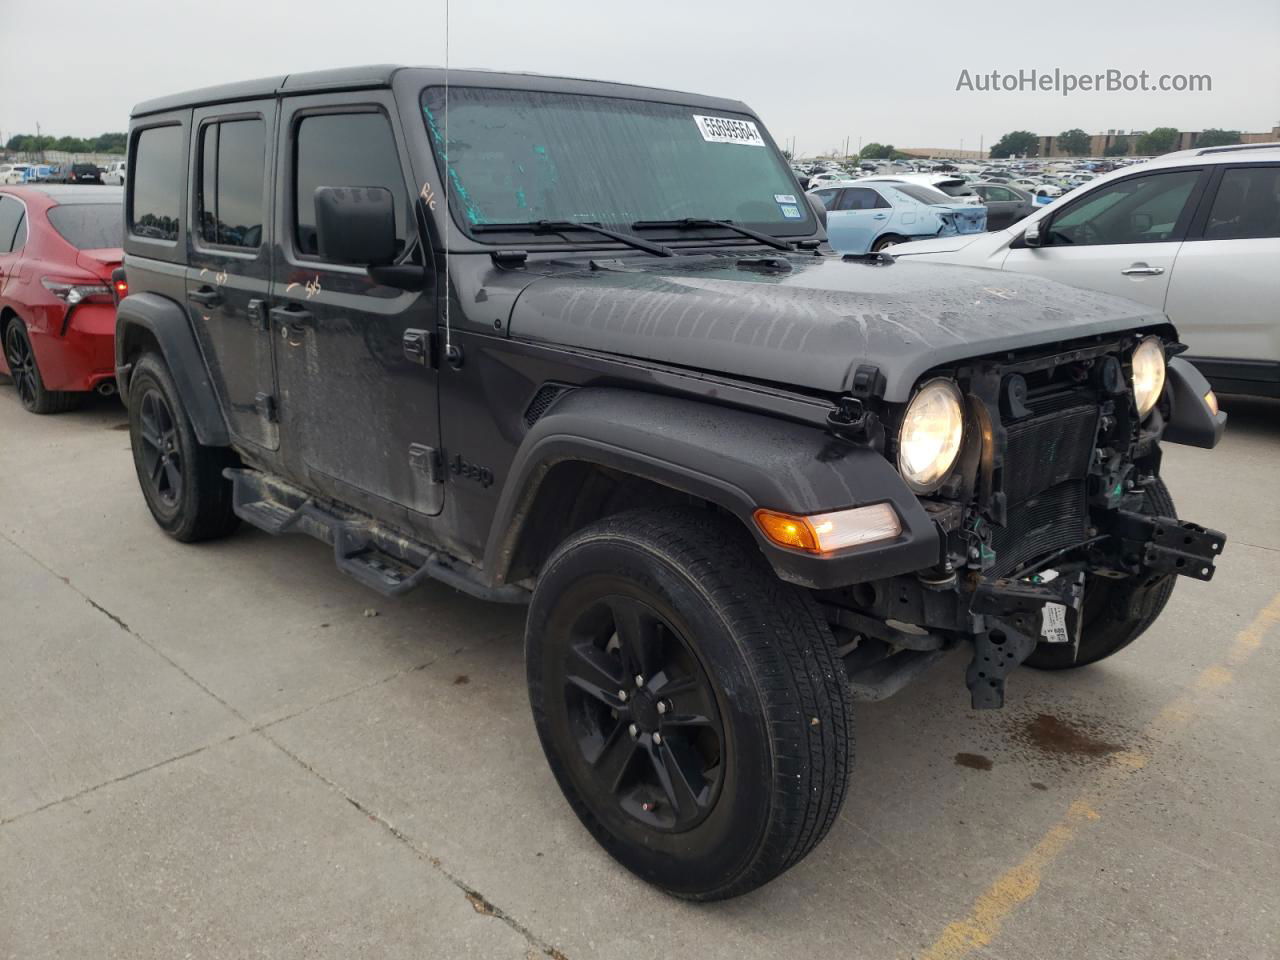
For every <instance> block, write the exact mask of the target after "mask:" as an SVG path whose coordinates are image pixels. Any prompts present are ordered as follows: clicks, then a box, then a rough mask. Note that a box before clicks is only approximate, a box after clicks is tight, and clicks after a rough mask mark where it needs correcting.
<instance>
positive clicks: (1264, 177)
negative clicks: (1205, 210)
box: [1204, 166, 1280, 240]
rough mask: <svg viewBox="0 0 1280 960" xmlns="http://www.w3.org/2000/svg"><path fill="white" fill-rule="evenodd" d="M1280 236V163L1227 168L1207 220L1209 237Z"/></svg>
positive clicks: (1243, 238) (1218, 238)
mask: <svg viewBox="0 0 1280 960" xmlns="http://www.w3.org/2000/svg"><path fill="white" fill-rule="evenodd" d="M1267 237H1280V166H1275V167H1237V168H1235V169H1231V170H1227V171H1226V172H1225V173H1223V175H1222V182H1221V183H1220V184H1219V185H1218V193H1217V195H1216V196H1215V197H1214V198H1213V207H1212V208H1211V209H1210V210H1209V220H1208V222H1207V223H1206V224H1205V228H1204V238H1205V239H1206V240H1257V239H1263V238H1267Z"/></svg>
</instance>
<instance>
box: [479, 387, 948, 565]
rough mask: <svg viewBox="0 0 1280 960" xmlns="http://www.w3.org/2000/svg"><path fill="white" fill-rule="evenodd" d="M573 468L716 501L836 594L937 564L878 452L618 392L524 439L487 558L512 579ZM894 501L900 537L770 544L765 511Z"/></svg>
mask: <svg viewBox="0 0 1280 960" xmlns="http://www.w3.org/2000/svg"><path fill="white" fill-rule="evenodd" d="M565 461H581V462H587V463H592V464H597V465H600V466H604V467H610V468H613V469H616V470H619V471H622V472H625V473H629V474H632V475H635V476H639V477H643V478H645V479H648V480H652V481H655V482H657V483H659V484H661V485H663V486H667V487H670V488H672V489H675V490H679V491H681V492H684V493H688V494H691V495H693V496H695V497H699V498H701V499H703V500H706V501H708V502H711V503H714V504H717V505H718V506H720V507H722V508H724V509H725V510H727V511H728V512H729V513H731V514H733V515H734V516H736V517H737V518H738V519H739V520H740V521H741V522H742V523H743V525H744V526H745V527H746V528H747V529H748V530H749V531H750V532H751V534H752V536H753V537H754V538H755V540H756V542H757V543H758V544H759V546H760V549H761V551H762V552H763V553H764V555H765V556H766V557H767V558H768V560H769V562H770V563H771V564H772V565H773V568H774V570H775V571H776V572H777V573H778V575H779V576H781V577H782V578H783V579H785V580H789V581H791V582H792V583H797V584H800V585H801V586H805V587H812V588H817V589H828V588H834V587H838V586H844V585H847V584H851V583H858V582H862V581H866V580H876V579H881V578H883V577H888V576H893V575H895V574H901V573H908V572H911V571H914V570H921V569H925V568H928V567H932V566H934V565H935V564H937V563H938V561H939V558H940V553H941V542H940V538H939V534H938V531H937V528H936V527H935V525H934V523H933V521H932V520H931V519H930V517H929V515H928V514H927V513H926V511H925V510H924V508H923V507H922V506H921V504H920V501H919V500H918V499H917V498H916V497H915V496H914V495H913V494H912V493H911V491H910V490H909V489H908V488H907V486H906V484H905V483H904V482H903V481H902V478H901V477H900V476H899V475H898V473H897V471H896V470H895V469H894V468H893V466H892V465H891V464H890V463H889V461H888V460H887V459H885V457H884V456H883V455H882V454H881V453H879V452H877V451H876V450H874V449H872V448H870V447H866V446H858V445H854V444H850V443H846V442H844V441H840V440H837V439H836V438H834V437H832V436H831V435H830V434H828V433H827V432H826V431H825V430H822V429H819V428H817V427H814V426H809V425H806V424H803V423H797V422H794V421H789V420H784V419H782V418H779V417H771V416H766V415H763V414H759V413H752V412H750V411H745V410H739V409H735V408H731V407H723V406H717V405H715V404H712V403H708V402H705V401H697V400H691V399H687V398H681V397H672V396H665V395H661V394H652V393H643V392H639V391H634V390H625V389H615V388H608V387H586V388H581V389H577V390H574V391H571V392H569V393H567V394H566V395H564V396H563V397H562V398H561V399H559V400H558V401H557V402H556V403H555V405H554V406H552V407H551V409H550V410H549V411H548V412H547V413H546V414H544V415H543V416H542V418H541V419H539V420H538V421H537V423H536V424H535V425H534V426H533V428H532V429H530V431H529V432H528V433H527V434H526V435H525V438H524V440H523V442H522V443H521V445H520V447H519V449H518V450H517V451H516V455H515V457H514V459H513V460H512V463H511V468H510V470H509V471H508V473H507V482H506V483H505V485H504V487H503V490H502V494H501V496H500V497H499V500H498V506H497V510H496V511H495V514H494V522H493V525H492V527H491V528H490V534H489V538H488V543H487V545H486V549H485V568H486V569H487V570H490V571H492V572H493V575H494V577H495V579H496V581H497V582H503V581H504V580H505V578H506V575H507V572H508V570H509V568H510V566H511V563H512V560H513V558H514V555H515V551H516V547H517V545H518V543H519V540H520V535H521V532H522V531H523V529H524V526H525V523H526V521H527V520H528V519H529V514H530V510H531V509H532V507H533V505H534V503H535V502H536V499H537V495H538V490H539V488H540V486H541V484H542V482H543V480H544V479H545V478H546V476H547V474H548V473H549V472H550V470H551V468H552V467H554V466H555V465H557V464H559V463H563V462H565ZM884 502H888V503H891V504H892V505H893V507H894V509H895V510H896V511H897V513H898V517H899V519H900V520H901V522H902V533H901V534H900V535H899V536H898V537H896V538H894V539H892V540H884V541H879V542H876V543H870V544H865V545H863V546H860V547H853V548H849V549H846V550H841V551H837V552H835V553H832V554H828V555H825V556H815V555H813V554H808V553H803V552H801V551H797V550H791V549H787V548H783V547H779V546H776V545H775V544H773V543H772V542H770V541H768V540H766V539H765V538H764V536H763V535H762V534H761V533H760V531H759V529H758V528H757V527H756V524H755V521H754V519H753V517H752V514H753V513H754V511H755V510H756V509H758V508H762V507H763V508H766V509H772V510H781V511H785V512H788V513H794V514H813V513H825V512H829V511H833V510H841V509H846V508H850V507H857V506H865V505H868V504H874V503H884Z"/></svg>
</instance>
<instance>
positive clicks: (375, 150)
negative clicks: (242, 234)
mask: <svg viewBox="0 0 1280 960" xmlns="http://www.w3.org/2000/svg"><path fill="white" fill-rule="evenodd" d="M293 179H294V206H293V209H294V223H293V229H294V244H295V246H296V249H297V252H298V253H300V254H302V255H303V256H309V257H316V256H319V253H320V245H319V242H318V239H317V237H316V204H315V195H316V190H317V189H318V188H320V187H386V188H387V189H388V190H390V191H391V195H392V197H393V198H394V199H395V214H396V236H397V237H398V238H399V241H400V249H401V250H403V249H404V248H405V247H406V246H407V245H408V242H409V235H410V234H409V228H410V218H409V193H408V190H407V189H406V188H405V181H404V174H403V172H402V171H401V168H400V157H399V154H398V153H397V151H396V141H395V134H394V133H392V130H391V123H390V121H389V120H387V118H386V117H385V116H384V115H383V114H381V113H335V114H320V115H312V116H305V117H303V118H302V120H301V122H300V123H299V124H298V133H297V140H296V147H295V154H294V178H293Z"/></svg>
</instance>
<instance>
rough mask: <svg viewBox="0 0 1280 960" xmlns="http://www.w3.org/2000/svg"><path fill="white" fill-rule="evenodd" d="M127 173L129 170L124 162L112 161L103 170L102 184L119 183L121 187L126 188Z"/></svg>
mask: <svg viewBox="0 0 1280 960" xmlns="http://www.w3.org/2000/svg"><path fill="white" fill-rule="evenodd" d="M126 171H127V168H126V165H125V162H124V161H123V160H112V161H111V162H110V163H108V164H107V165H106V167H104V168H103V173H102V182H103V183H118V184H120V186H124V177H125V173H126Z"/></svg>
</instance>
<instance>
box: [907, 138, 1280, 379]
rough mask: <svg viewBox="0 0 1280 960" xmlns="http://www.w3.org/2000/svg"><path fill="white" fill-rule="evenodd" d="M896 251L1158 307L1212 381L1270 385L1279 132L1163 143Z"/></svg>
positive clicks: (1277, 326) (1276, 338)
mask: <svg viewBox="0 0 1280 960" xmlns="http://www.w3.org/2000/svg"><path fill="white" fill-rule="evenodd" d="M893 253H894V256H897V257H920V258H921V259H924V258H926V257H927V258H928V259H929V260H930V261H934V260H937V261H941V262H946V263H963V264H970V265H975V266H985V267H993V268H995V269H997V270H1018V271H1021V272H1024V273H1036V274H1039V275H1041V276H1045V277H1051V278H1052V279H1054V280H1061V281H1063V282H1064V283H1070V284H1073V285H1075V286H1077V287H1087V288H1089V289H1092V290H1101V291H1104V292H1106V293H1114V294H1119V295H1120V296H1125V297H1129V298H1130V299H1133V300H1137V301H1140V302H1141V303H1145V304H1148V305H1149V306H1152V307H1155V308H1156V309H1157V310H1163V311H1164V312H1165V313H1167V314H1168V315H1169V319H1170V320H1172V321H1173V322H1174V325H1175V326H1177V328H1178V333H1179V334H1180V335H1181V338H1182V340H1183V341H1184V342H1185V343H1186V344H1187V345H1188V347H1189V348H1190V350H1189V352H1188V358H1189V359H1191V360H1192V361H1193V362H1194V363H1195V364H1196V366H1198V367H1199V368H1200V369H1201V370H1202V371H1203V372H1204V373H1205V375H1206V376H1208V377H1209V379H1210V380H1211V381H1212V382H1213V385H1214V387H1215V389H1217V390H1219V391H1220V392H1223V393H1248V394H1256V395H1260V396H1270V397H1275V396H1280V309H1278V308H1277V306H1276V305H1277V303H1280V143H1270V144H1238V145H1235V146H1229V147H1207V148H1205V149H1200V150H1183V151H1180V152H1178V153H1170V154H1166V155H1165V156H1163V157H1157V158H1156V159H1154V160H1151V161H1149V162H1147V163H1143V164H1140V165H1137V166H1132V167H1126V168H1124V169H1121V170H1117V171H1115V172H1114V173H1111V174H1108V175H1106V176H1103V177H1099V178H1098V179H1096V180H1092V181H1090V182H1089V183H1087V184H1085V185H1083V186H1081V187H1077V188H1076V189H1075V190H1073V191H1072V192H1071V193H1069V194H1067V195H1066V196H1065V197H1063V198H1062V199H1060V200H1058V201H1057V202H1055V203H1054V204H1053V205H1051V206H1048V207H1045V208H1044V209H1042V210H1038V211H1036V212H1035V213H1033V214H1032V215H1031V216H1029V217H1027V218H1026V219H1025V220H1020V221H1018V223H1016V224H1014V225H1013V226H1012V227H1010V228H1008V229H1007V230H1002V231H1000V232H998V233H986V234H979V235H977V236H976V237H975V236H965V235H959V236H953V237H942V238H938V239H930V240H920V241H916V242H913V243H903V244H898V245H897V246H895V247H894V248H893Z"/></svg>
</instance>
